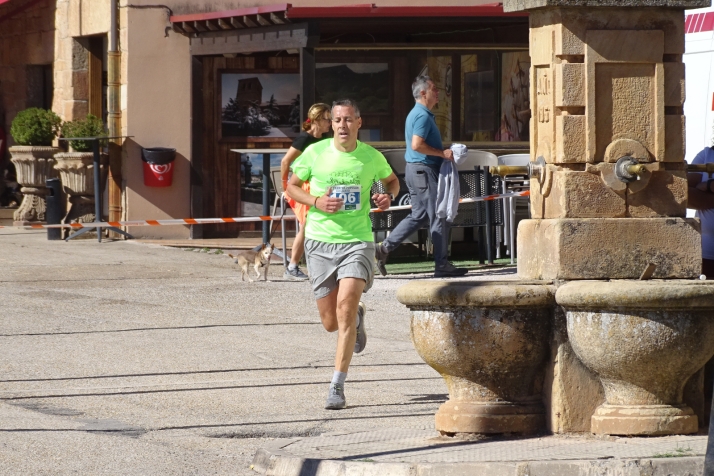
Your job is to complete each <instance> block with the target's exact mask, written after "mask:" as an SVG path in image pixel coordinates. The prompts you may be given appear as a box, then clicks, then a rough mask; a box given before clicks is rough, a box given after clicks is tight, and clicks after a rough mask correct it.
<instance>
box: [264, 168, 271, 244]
mask: <svg viewBox="0 0 714 476" xmlns="http://www.w3.org/2000/svg"><path fill="white" fill-rule="evenodd" d="M268 215H270V154H263V216H268ZM270 223H271V222H270V221H264V222H263V243H267V242H269V241H270Z"/></svg>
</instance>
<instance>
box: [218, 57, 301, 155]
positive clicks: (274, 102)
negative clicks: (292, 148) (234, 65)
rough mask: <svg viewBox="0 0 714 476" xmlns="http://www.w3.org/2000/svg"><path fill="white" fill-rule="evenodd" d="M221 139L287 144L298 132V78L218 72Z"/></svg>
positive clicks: (272, 74) (274, 74)
mask: <svg viewBox="0 0 714 476" xmlns="http://www.w3.org/2000/svg"><path fill="white" fill-rule="evenodd" d="M220 74H221V78H220V81H221V83H220V84H221V96H220V101H221V108H220V111H221V137H222V138H223V139H225V138H236V139H239V140H246V141H280V140H290V139H292V138H294V137H297V135H298V134H299V132H300V75H299V74H290V73H269V72H250V73H243V72H241V73H234V72H230V71H226V72H221V73H220Z"/></svg>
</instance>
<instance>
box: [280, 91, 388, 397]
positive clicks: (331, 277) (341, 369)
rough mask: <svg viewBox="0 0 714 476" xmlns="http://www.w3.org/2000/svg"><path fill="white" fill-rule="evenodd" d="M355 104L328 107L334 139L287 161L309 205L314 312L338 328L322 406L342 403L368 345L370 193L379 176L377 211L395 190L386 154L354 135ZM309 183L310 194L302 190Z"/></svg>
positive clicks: (298, 195)
mask: <svg viewBox="0 0 714 476" xmlns="http://www.w3.org/2000/svg"><path fill="white" fill-rule="evenodd" d="M361 126H362V119H361V118H360V113H359V108H358V107H357V104H355V102H354V101H351V100H349V99H344V100H341V101H335V102H334V103H333V104H332V129H333V131H334V132H335V137H334V139H332V140H324V141H322V142H319V143H317V144H314V145H311V146H310V147H308V148H307V149H306V150H305V152H304V153H303V154H302V155H301V156H300V157H299V158H298V159H297V160H296V161H295V162H294V163H293V165H292V170H293V175H292V177H291V178H290V182H289V184H288V193H289V194H290V196H291V197H293V198H294V199H295V200H296V201H298V202H300V203H304V204H305V205H310V206H312V207H314V208H313V209H312V210H311V211H310V213H308V215H307V220H306V222H305V256H306V258H307V269H308V272H309V274H310V283H311V284H312V288H313V292H314V294H315V298H316V299H317V309H318V311H319V312H320V318H321V320H322V325H323V326H324V327H325V329H326V330H327V331H328V332H334V331H338V332H337V351H336V355H335V371H334V374H333V377H332V383H331V384H330V390H329V393H328V397H327V403H326V405H325V408H327V409H332V410H337V409H341V408H345V406H346V405H347V404H346V400H345V394H344V383H345V378H346V377H347V369H348V368H349V365H350V361H351V360H352V354H353V353H359V352H361V351H362V350H363V349H364V347H365V344H366V343H367V333H366V332H365V325H364V321H365V313H366V307H365V305H364V303H362V302H361V301H360V298H361V297H362V293H363V292H366V291H367V290H368V289H369V288H370V287H371V286H372V281H373V280H374V260H375V258H374V239H373V235H372V225H371V222H370V220H369V207H370V202H369V199H370V193H371V192H370V190H371V187H372V183H374V182H375V181H376V180H380V181H381V182H382V183H383V184H384V187H385V189H386V190H387V193H382V194H374V195H372V197H371V198H372V200H373V201H374V202H375V204H376V205H377V206H378V207H379V208H380V209H382V210H386V209H388V208H389V207H390V205H391V203H392V199H393V198H394V196H395V195H397V194H398V193H399V180H398V179H397V177H396V175H394V173H393V172H392V169H391V168H390V167H389V164H388V163H387V161H386V159H385V158H384V156H383V155H382V154H381V153H379V152H378V151H377V150H375V149H374V148H372V147H371V146H369V145H367V144H364V143H361V142H359V141H358V140H357V135H358V132H359V128H360V127H361ZM308 180H309V181H310V193H307V192H305V191H304V190H303V189H302V188H301V187H302V184H303V182H305V181H308Z"/></svg>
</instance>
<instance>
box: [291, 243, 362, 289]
mask: <svg viewBox="0 0 714 476" xmlns="http://www.w3.org/2000/svg"><path fill="white" fill-rule="evenodd" d="M305 257H306V259H307V270H308V273H309V274H310V283H311V284H312V292H313V293H314V294H315V299H322V298H324V297H325V296H327V295H328V294H330V293H331V292H332V291H334V290H335V289H337V282H338V281H339V280H340V279H342V278H359V279H364V281H365V283H366V284H365V286H364V292H367V291H368V290H369V288H371V287H372V282H373V281H374V243H372V242H367V241H356V242H354V243H325V242H322V241H315V240H309V239H306V240H305Z"/></svg>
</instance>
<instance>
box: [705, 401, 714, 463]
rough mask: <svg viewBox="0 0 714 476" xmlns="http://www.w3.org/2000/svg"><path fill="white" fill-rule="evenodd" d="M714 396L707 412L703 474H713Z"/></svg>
mask: <svg viewBox="0 0 714 476" xmlns="http://www.w3.org/2000/svg"><path fill="white" fill-rule="evenodd" d="M713 433H714V398H712V406H711V410H710V412H709V437H708V438H707V452H706V454H705V455H704V476H714V435H713Z"/></svg>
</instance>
